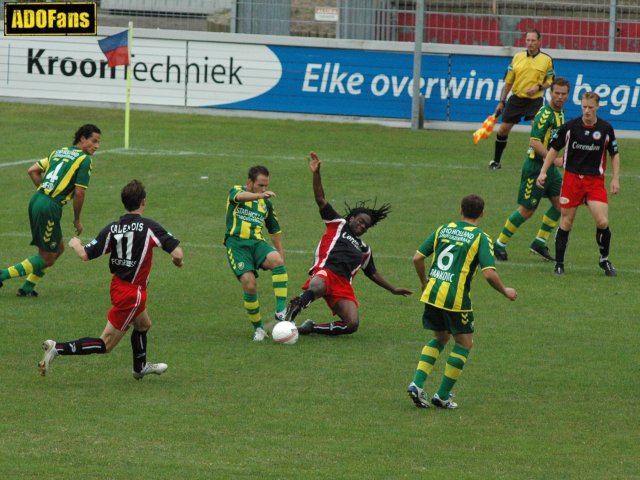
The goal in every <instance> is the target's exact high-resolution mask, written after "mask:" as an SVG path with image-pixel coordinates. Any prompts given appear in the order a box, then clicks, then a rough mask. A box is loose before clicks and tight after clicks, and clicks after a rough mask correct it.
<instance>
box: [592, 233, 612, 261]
mask: <svg viewBox="0 0 640 480" xmlns="http://www.w3.org/2000/svg"><path fill="white" fill-rule="evenodd" d="M596 242H598V249H599V250H600V258H607V257H609V245H611V230H609V227H607V228H598V229H597V230H596Z"/></svg>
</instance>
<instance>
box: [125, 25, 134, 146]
mask: <svg viewBox="0 0 640 480" xmlns="http://www.w3.org/2000/svg"><path fill="white" fill-rule="evenodd" d="M132 40H133V22H129V65H127V95H126V101H125V108H124V148H125V150H126V149H128V148H129V126H130V122H129V112H130V111H131V68H132V62H131V47H132Z"/></svg>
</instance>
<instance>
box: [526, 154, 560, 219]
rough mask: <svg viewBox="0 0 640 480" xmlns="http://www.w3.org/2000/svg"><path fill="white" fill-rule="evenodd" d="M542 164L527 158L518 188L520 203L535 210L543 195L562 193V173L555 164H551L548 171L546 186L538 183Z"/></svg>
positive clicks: (548, 196)
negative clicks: (540, 185)
mask: <svg viewBox="0 0 640 480" xmlns="http://www.w3.org/2000/svg"><path fill="white" fill-rule="evenodd" d="M541 168H542V164H541V163H540V162H537V161H535V160H531V159H529V158H527V159H526V160H525V161H524V164H523V165H522V174H521V176H520V188H519V190H518V205H522V206H523V207H524V208H528V209H530V210H535V209H536V208H538V205H539V204H540V200H542V197H547V198H551V197H557V196H559V195H560V187H562V175H560V172H559V171H558V169H557V168H556V167H555V166H551V168H549V170H548V171H547V180H546V181H545V182H544V188H540V187H538V186H537V185H536V180H537V179H538V175H540V169H541Z"/></svg>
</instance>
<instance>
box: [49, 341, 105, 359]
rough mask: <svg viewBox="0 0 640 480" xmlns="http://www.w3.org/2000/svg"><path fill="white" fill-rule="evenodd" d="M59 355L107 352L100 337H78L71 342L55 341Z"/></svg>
mask: <svg viewBox="0 0 640 480" xmlns="http://www.w3.org/2000/svg"><path fill="white" fill-rule="evenodd" d="M56 350H57V351H58V354H59V355H91V354H92V353H107V347H106V346H105V344H104V341H103V340H102V339H101V338H89V337H84V338H79V339H78V340H73V341H71V342H56Z"/></svg>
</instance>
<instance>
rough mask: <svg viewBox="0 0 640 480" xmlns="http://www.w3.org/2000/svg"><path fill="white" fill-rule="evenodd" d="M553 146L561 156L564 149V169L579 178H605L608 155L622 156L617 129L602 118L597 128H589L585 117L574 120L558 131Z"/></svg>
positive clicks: (552, 140)
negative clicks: (619, 153)
mask: <svg viewBox="0 0 640 480" xmlns="http://www.w3.org/2000/svg"><path fill="white" fill-rule="evenodd" d="M549 146H550V147H551V148H553V149H554V150H556V151H557V152H559V151H560V150H562V149H563V148H564V158H563V162H564V168H565V170H567V171H568V172H572V173H575V174H576V175H591V176H600V175H604V172H605V170H606V169H607V152H609V155H611V156H612V157H613V156H614V155H615V154H616V153H618V142H617V141H616V134H615V133H614V130H613V127H612V126H611V124H610V123H609V122H607V121H606V120H602V119H601V118H598V120H597V121H596V123H595V125H585V124H584V122H583V121H582V117H578V118H574V119H573V120H570V121H569V122H567V123H565V124H564V125H562V126H561V127H560V128H559V129H558V130H557V131H556V133H555V135H554V136H553V138H552V139H551V142H550V143H549Z"/></svg>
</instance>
